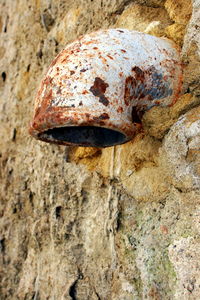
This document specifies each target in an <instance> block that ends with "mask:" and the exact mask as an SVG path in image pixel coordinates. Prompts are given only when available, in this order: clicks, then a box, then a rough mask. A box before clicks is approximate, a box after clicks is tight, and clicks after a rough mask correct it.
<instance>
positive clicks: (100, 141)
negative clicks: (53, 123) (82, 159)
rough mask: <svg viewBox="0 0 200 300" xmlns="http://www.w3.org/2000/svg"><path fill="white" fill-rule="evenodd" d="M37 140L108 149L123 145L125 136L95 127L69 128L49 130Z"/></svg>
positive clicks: (114, 131)
mask: <svg viewBox="0 0 200 300" xmlns="http://www.w3.org/2000/svg"><path fill="white" fill-rule="evenodd" d="M38 138H39V139H40V138H41V139H44V140H46V141H48V140H49V141H52V140H54V141H55V140H56V141H57V142H58V143H59V141H61V142H68V143H71V144H74V145H77V146H85V147H109V146H114V145H117V144H123V143H125V142H126V141H127V138H126V136H125V135H124V134H123V133H121V132H119V131H116V130H112V129H108V128H103V127H96V126H80V127H78V126H69V127H59V128H53V129H49V130H47V131H45V132H43V133H40V134H39V136H38Z"/></svg>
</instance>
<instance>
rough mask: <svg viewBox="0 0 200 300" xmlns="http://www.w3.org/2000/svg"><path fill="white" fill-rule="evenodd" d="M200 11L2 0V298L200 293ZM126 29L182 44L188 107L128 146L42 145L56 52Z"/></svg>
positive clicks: (184, 2) (169, 113)
mask: <svg viewBox="0 0 200 300" xmlns="http://www.w3.org/2000/svg"><path fill="white" fill-rule="evenodd" d="M191 13H192V15H191ZM199 15H200V1H199V0H193V1H192V2H190V1H188V0H181V1H172V0H166V1H165V0H137V1H134V0H132V1H131V0H114V1H113V0H112V1H111V0H102V1H100V0H93V1H89V0H79V1H78V0H73V1H72V0H63V1H58V0H51V1H50V0H47V1H46V0H18V1H13V0H1V2H0V35H1V37H0V70H1V74H0V75H1V76H0V121H1V130H0V145H1V147H0V182H1V185H0V217H1V219H0V270H1V272H0V299H2V300H4V299H9V300H16V299H20V300H23V299H24V300H29V299H34V300H39V299H40V300H45V299H52V300H53V299H54V300H60V299H61V300H62V299H63V300H64V299H68V300H70V299H72V300H99V299H101V300H140V299H156V300H161V299H163V300H165V299H166V300H167V299H170V300H171V299H177V300H179V299H183V300H188V299H189V300H196V299H199V298H200V282H199V278H200V263H199V261H200V240H199V236H200V235H199V234H200V225H199V224H200V167H199V166H200V164H199V163H200V108H199V105H200V93H199V91H200V84H199V75H200V67H199V61H200V56H199V55H200V52H199V48H200V36H199V32H200V31H199V29H200V23H199V22H200V18H199ZM190 17H191V18H190ZM119 26H121V27H124V28H129V29H133V30H141V31H145V32H147V33H151V34H155V35H158V36H164V37H170V38H171V39H173V40H174V41H175V42H176V43H178V44H179V46H180V47H182V49H181V53H182V58H183V65H184V78H183V89H182V95H181V96H180V98H179V100H178V102H177V103H176V104H175V105H174V106H172V107H169V108H158V107H154V108H152V109H151V110H150V111H148V112H146V113H145V114H144V116H143V118H142V122H143V129H142V131H141V132H140V133H138V135H137V136H136V137H135V138H134V139H133V140H132V141H130V142H129V143H126V144H124V145H121V146H115V147H110V148H106V149H96V148H79V147H73V148H69V147H62V146H56V145H49V144H45V143H42V142H39V141H36V140H34V139H32V138H31V137H30V136H29V135H28V124H29V122H30V119H31V116H32V113H33V107H34V96H35V94H36V90H37V88H38V86H39V83H40V81H41V79H42V77H43V76H44V74H45V72H46V70H47V68H48V65H49V64H50V62H51V61H52V59H53V58H54V57H55V55H56V54H57V53H58V52H59V51H60V50H61V49H62V48H63V47H64V46H65V45H66V44H67V43H69V42H71V41H72V40H74V39H75V38H76V37H78V36H80V35H82V34H85V33H86V32H91V31H93V30H97V29H100V28H111V27H119Z"/></svg>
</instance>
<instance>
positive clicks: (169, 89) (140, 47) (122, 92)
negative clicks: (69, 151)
mask: <svg viewBox="0 0 200 300" xmlns="http://www.w3.org/2000/svg"><path fill="white" fill-rule="evenodd" d="M181 83H182V68H181V62H180V57H179V53H178V51H177V49H176V48H175V46H174V45H173V44H172V42H171V41H168V40H166V39H161V38H157V37H154V36H150V35H148V34H144V33H141V32H136V31H130V30H127V29H108V30H102V31H98V32H94V33H91V34H88V35H85V36H84V37H82V38H80V39H78V40H77V41H75V42H73V43H72V44H70V45H68V46H67V47H66V48H65V49H64V50H62V51H61V52H60V54H59V55H58V56H57V57H56V58H55V59H54V61H53V62H52V63H51V65H50V67H49V69H48V71H47V74H46V76H45V78H44V79H43V81H42V83H41V87H40V89H39V91H38V93H37V96H36V105H35V114H34V118H33V122H32V124H31V127H30V134H31V135H32V136H34V137H35V138H37V139H40V140H43V141H46V142H52V143H57V144H64V145H78V146H94V147H107V146H113V145H117V144H122V143H125V142H127V141H129V140H130V139H132V138H133V137H134V135H135V133H136V132H137V131H138V127H140V126H141V124H140V121H139V117H138V116H139V115H140V114H142V113H143V112H145V111H146V110H149V109H150V108H151V107H153V106H155V105H159V106H171V105H173V104H174V103H175V102H176V100H177V98H178V95H179V92H180V88H181Z"/></svg>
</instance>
